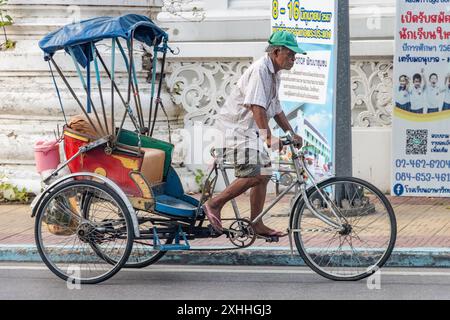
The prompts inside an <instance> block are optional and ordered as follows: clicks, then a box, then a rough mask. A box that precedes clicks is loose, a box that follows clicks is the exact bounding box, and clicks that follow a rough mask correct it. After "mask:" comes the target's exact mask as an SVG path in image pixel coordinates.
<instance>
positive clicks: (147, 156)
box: [141, 148, 166, 184]
mask: <svg viewBox="0 0 450 320" xmlns="http://www.w3.org/2000/svg"><path fill="white" fill-rule="evenodd" d="M141 150H142V151H143V152H144V158H143V160H142V167H141V173H142V175H143V176H144V177H145V178H146V179H147V181H148V182H149V183H150V184H155V183H160V182H162V181H163V176H164V163H165V160H166V153H165V152H164V151H162V150H159V149H151V148H141Z"/></svg>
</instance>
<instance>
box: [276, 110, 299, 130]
mask: <svg viewBox="0 0 450 320" xmlns="http://www.w3.org/2000/svg"><path fill="white" fill-rule="evenodd" d="M274 119H275V121H276V123H277V124H278V125H279V126H280V128H281V129H283V130H284V132H288V131H292V132H294V130H293V129H292V126H291V124H290V123H289V120H288V119H287V118H286V115H285V114H284V112H281V113H279V114H277V115H276V116H275V117H274Z"/></svg>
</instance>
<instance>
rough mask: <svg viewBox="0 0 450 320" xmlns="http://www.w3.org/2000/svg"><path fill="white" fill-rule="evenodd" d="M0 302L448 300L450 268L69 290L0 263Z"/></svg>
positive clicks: (260, 272)
mask: <svg viewBox="0 0 450 320" xmlns="http://www.w3.org/2000/svg"><path fill="white" fill-rule="evenodd" d="M0 284H1V286H0V299H7V300H8V299H20V300H23V299H25V300H26V299H89V300H93V299H94V300H95V299H150V300H155V299H158V300H166V299H173V300H197V299H199V300H235V299H245V300H248V299H251V300H299V299H300V300H303V299H319V300H327V299H331V300H333V299H352V300H353V299H355V300H357V299H450V269H382V271H381V275H380V277H379V278H377V279H372V280H371V281H370V282H369V283H368V282H367V281H366V280H362V281H359V282H333V281H329V280H327V279H324V278H322V277H320V276H318V275H316V274H315V273H313V272H312V271H310V270H309V269H307V268H298V267H245V266H231V267H230V266H226V267H225V266H224V267H221V266H172V265H170V266H169V265H154V266H151V267H149V268H146V269H141V270H126V269H122V270H121V271H120V272H119V273H118V274H116V275H115V276H114V277H113V278H111V279H109V280H108V281H106V282H103V283H102V284H98V285H83V286H81V288H80V289H71V290H69V289H68V287H67V284H66V283H65V282H64V281H62V280H60V279H59V278H57V277H56V276H55V275H53V274H52V273H51V272H50V271H49V270H48V269H47V268H46V267H45V265H43V264H29V263H14V264H11V263H1V264H0Z"/></svg>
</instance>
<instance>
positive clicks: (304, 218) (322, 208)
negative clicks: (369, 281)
mask: <svg viewBox="0 0 450 320" xmlns="http://www.w3.org/2000/svg"><path fill="white" fill-rule="evenodd" d="M308 198H309V199H310V201H311V203H312V206H313V208H314V210H315V211H316V212H319V213H320V214H321V215H323V216H325V217H327V218H329V219H331V220H333V221H334V222H336V223H338V219H337V218H336V217H335V215H334V214H333V211H334V212H335V213H336V214H337V215H338V216H339V217H341V221H342V226H343V230H339V229H337V228H335V227H332V226H330V225H329V224H327V223H325V222H323V221H322V220H320V219H319V218H317V217H316V216H315V215H314V214H313V213H312V212H311V210H309V209H308V208H307V205H306V204H305V202H304V201H303V200H301V201H300V202H298V203H297V206H296V207H295V208H294V216H293V220H292V229H293V232H294V240H295V244H296V246H297V249H298V251H299V253H300V255H301V257H302V258H303V260H304V261H305V263H306V264H307V265H308V266H309V267H311V268H312V269H313V270H314V271H316V272H317V273H319V274H320V275H322V276H324V277H326V278H328V279H332V280H360V279H363V278H365V277H368V276H370V275H371V274H373V273H374V272H376V271H377V270H378V269H379V268H381V267H382V266H383V265H384V264H385V263H386V261H387V259H388V258H389V256H390V255H391V253H392V250H393V248H394V245H395V240H396V235H397V225H396V219H395V215H394V210H393V209H392V206H391V204H390V203H389V201H388V199H387V198H386V196H385V195H384V194H383V193H382V192H381V191H380V190H378V189H377V188H376V187H374V186H373V185H371V184H369V183H367V182H366V181H363V180H360V179H356V178H331V179H329V180H326V181H323V182H321V183H319V184H318V186H317V188H316V187H313V188H311V189H310V190H308Z"/></svg>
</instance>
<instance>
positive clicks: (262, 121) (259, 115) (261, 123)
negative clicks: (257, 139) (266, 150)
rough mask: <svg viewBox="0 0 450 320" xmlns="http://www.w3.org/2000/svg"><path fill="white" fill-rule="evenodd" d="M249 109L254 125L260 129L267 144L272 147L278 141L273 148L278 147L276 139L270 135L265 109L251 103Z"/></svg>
mask: <svg viewBox="0 0 450 320" xmlns="http://www.w3.org/2000/svg"><path fill="white" fill-rule="evenodd" d="M250 110H251V111H252V112H253V118H254V119H255V122H256V125H257V126H258V128H259V129H260V133H261V134H262V138H263V139H264V141H266V143H267V145H268V146H270V147H272V146H273V144H274V143H278V145H277V146H275V148H278V149H279V148H280V146H279V142H278V139H277V138H275V137H273V136H272V132H271V131H270V128H269V121H268V120H267V113H266V109H264V108H263V107H261V106H258V105H251V106H250Z"/></svg>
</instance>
